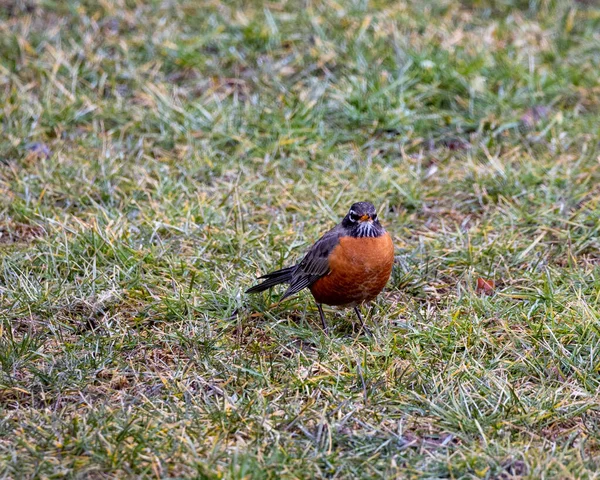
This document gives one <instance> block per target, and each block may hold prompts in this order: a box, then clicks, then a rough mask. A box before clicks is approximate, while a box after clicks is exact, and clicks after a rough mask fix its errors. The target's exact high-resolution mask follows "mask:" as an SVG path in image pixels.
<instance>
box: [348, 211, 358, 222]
mask: <svg viewBox="0 0 600 480" xmlns="http://www.w3.org/2000/svg"><path fill="white" fill-rule="evenodd" d="M358 219H359V216H358V215H357V214H356V213H351V214H350V220H352V221H353V222H357V221H358Z"/></svg>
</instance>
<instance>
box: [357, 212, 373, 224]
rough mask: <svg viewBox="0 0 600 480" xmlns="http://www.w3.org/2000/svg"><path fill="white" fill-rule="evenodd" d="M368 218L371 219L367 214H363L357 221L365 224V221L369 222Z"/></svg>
mask: <svg viewBox="0 0 600 480" xmlns="http://www.w3.org/2000/svg"><path fill="white" fill-rule="evenodd" d="M370 218H371V217H370V216H369V215H368V214H367V213H365V214H364V215H363V216H362V217H360V219H359V220H360V221H361V222H366V221H367V220H369V219H370Z"/></svg>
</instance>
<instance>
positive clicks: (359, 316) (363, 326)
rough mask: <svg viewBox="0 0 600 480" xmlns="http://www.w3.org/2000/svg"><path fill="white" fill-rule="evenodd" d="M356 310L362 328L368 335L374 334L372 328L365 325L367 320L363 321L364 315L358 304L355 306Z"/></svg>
mask: <svg viewBox="0 0 600 480" xmlns="http://www.w3.org/2000/svg"><path fill="white" fill-rule="evenodd" d="M354 311H355V312H356V316H357V317H358V319H359V320H360V324H361V326H362V329H363V330H364V331H365V333H366V334H367V335H370V336H373V334H372V333H371V330H369V329H368V328H367V326H366V325H365V322H363V318H362V315H361V314H360V310H359V309H358V306H356V307H354Z"/></svg>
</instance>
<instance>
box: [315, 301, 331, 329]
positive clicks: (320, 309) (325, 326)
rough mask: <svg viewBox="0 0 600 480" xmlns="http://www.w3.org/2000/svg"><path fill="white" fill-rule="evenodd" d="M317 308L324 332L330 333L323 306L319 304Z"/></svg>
mask: <svg viewBox="0 0 600 480" xmlns="http://www.w3.org/2000/svg"><path fill="white" fill-rule="evenodd" d="M317 308H318V309H319V315H320V316H321V323H322V324H323V330H324V331H325V333H329V329H328V328H327V324H326V323H325V314H324V313H323V306H322V305H321V304H320V303H317Z"/></svg>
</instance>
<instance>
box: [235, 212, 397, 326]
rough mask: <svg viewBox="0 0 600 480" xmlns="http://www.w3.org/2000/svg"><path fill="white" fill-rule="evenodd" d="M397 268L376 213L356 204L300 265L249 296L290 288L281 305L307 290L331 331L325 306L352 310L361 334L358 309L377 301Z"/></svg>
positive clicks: (267, 277) (267, 281) (278, 273)
mask: <svg viewBox="0 0 600 480" xmlns="http://www.w3.org/2000/svg"><path fill="white" fill-rule="evenodd" d="M393 263H394V245H393V243H392V238H391V236H390V234H389V233H388V232H386V230H385V228H383V227H382V226H381V224H380V223H379V220H377V213H376V212H375V207H374V206H373V204H372V203H369V202H358V203H355V204H354V205H352V206H351V207H350V210H349V211H348V214H347V215H346V216H345V217H344V219H343V220H342V222H341V223H340V224H338V225H336V226H335V227H334V228H332V229H331V230H329V231H328V232H327V233H326V234H325V235H323V236H322V237H321V238H320V239H319V240H318V241H317V242H316V243H315V244H314V245H313V246H312V247H311V248H310V249H309V250H308V253H307V254H306V255H305V256H304V258H303V259H302V261H301V262H300V263H298V264H297V265H293V266H291V267H287V268H283V269H281V270H277V271H275V272H271V273H267V274H266V275H263V276H262V277H260V278H264V279H265V281H264V282H262V283H259V284H258V285H255V286H253V287H252V288H249V289H248V290H246V293H257V292H262V291H263V290H267V289H268V288H271V287H273V286H275V285H279V284H281V283H287V284H289V287H288V289H287V290H286V292H285V293H284V295H283V297H282V298H281V300H284V299H286V298H287V297H289V296H291V295H293V294H295V293H298V292H299V291H300V290H303V289H304V288H307V287H308V288H309V290H310V292H311V293H312V295H313V297H314V298H315V301H316V302H317V308H318V309H319V315H320V316H321V322H322V324H323V329H324V330H327V325H326V323H325V315H324V313H323V307H322V304H325V305H332V306H337V307H352V308H354V311H355V312H356V315H357V316H358V319H359V320H360V323H361V325H362V327H363V328H365V330H366V327H365V324H364V322H363V319H362V316H361V314H360V311H359V309H358V306H359V305H360V304H362V303H365V302H370V301H371V300H373V299H374V298H375V297H377V295H379V292H381V290H383V287H385V284H386V283H387V281H388V280H389V278H390V274H391V272H392V265H393Z"/></svg>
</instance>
